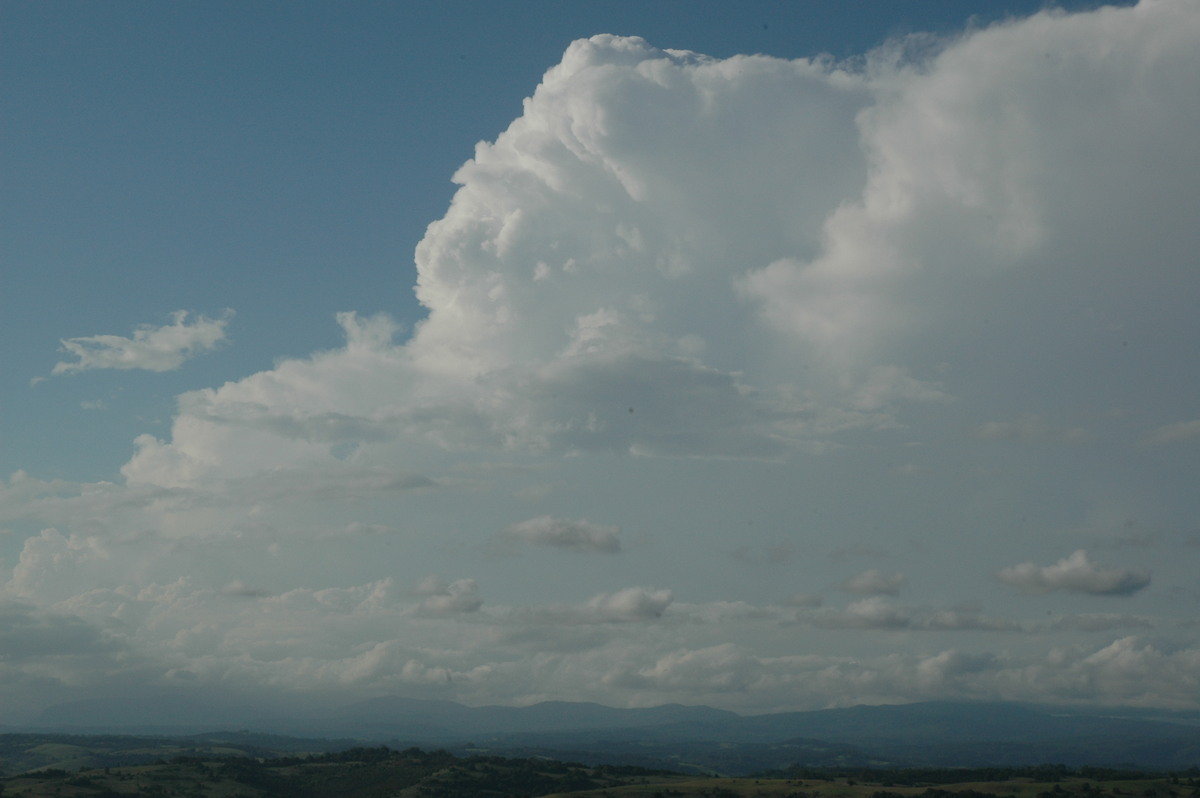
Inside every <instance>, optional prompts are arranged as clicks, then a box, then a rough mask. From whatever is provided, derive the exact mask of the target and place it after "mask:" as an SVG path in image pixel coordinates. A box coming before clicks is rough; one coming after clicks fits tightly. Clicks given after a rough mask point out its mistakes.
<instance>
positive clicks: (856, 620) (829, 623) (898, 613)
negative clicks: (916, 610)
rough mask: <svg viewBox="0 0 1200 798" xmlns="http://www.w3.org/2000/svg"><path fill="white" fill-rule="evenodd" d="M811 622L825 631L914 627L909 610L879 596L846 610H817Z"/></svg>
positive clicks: (858, 602) (859, 602) (862, 601)
mask: <svg viewBox="0 0 1200 798" xmlns="http://www.w3.org/2000/svg"><path fill="white" fill-rule="evenodd" d="M810 620H811V621H812V622H813V623H814V624H815V625H816V626H819V627H822V628H825V629H907V628H908V627H909V626H911V625H912V616H911V615H910V613H909V612H908V610H905V609H903V608H902V607H897V606H896V605H894V604H891V603H889V602H887V601H885V600H884V599H882V598H879V597H878V596H872V597H870V598H865V599H862V600H861V601H854V602H851V603H850V604H848V605H847V606H846V608H845V609H844V610H836V609H833V608H828V609H820V610H817V611H815V612H813V613H812V614H811V616H810Z"/></svg>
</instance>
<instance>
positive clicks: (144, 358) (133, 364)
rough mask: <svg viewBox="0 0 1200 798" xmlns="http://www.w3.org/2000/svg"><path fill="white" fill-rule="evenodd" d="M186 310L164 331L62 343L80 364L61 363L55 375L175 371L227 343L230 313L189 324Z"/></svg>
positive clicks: (173, 316)
mask: <svg viewBox="0 0 1200 798" xmlns="http://www.w3.org/2000/svg"><path fill="white" fill-rule="evenodd" d="M188 315H189V314H188V312H187V311H186V310H177V311H175V312H174V313H173V314H171V323H170V324H164V325H162V326H160V327H155V326H152V325H148V324H146V325H142V326H140V327H138V328H137V329H136V330H134V332H133V337H131V338H126V337H124V336H120V335H89V336H85V337H82V338H64V339H62V348H63V350H64V351H66V352H68V353H69V354H71V355H74V356H75V357H76V358H78V360H75V361H65V360H64V361H60V362H58V363H56V364H55V365H54V369H53V371H51V373H52V374H71V373H73V372H77V371H91V370H93V369H144V370H146V371H174V370H175V369H177V368H179V367H180V366H182V365H183V363H184V361H186V360H188V359H189V358H191V357H194V356H195V355H198V354H200V353H202V352H207V351H210V350H212V349H214V348H215V347H216V346H217V345H218V344H219V343H221V342H222V341H224V340H225V327H226V325H228V324H229V320H230V319H231V318H232V317H233V311H232V310H227V311H225V314H224V315H223V316H221V317H220V318H216V319H210V318H209V317H208V316H199V317H197V318H196V319H194V320H192V321H188Z"/></svg>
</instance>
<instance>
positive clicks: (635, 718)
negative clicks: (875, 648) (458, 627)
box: [32, 695, 1200, 774]
mask: <svg viewBox="0 0 1200 798" xmlns="http://www.w3.org/2000/svg"><path fill="white" fill-rule="evenodd" d="M32 728H36V729H38V730H42V731H56V732H74V733H126V734H129V733H141V734H179V735H183V734H196V733H199V732H211V731H217V730H232V729H242V730H246V731H253V732H258V733H273V734H287V735H291V736H299V737H314V738H315V737H320V738H339V739H352V740H361V741H364V742H374V743H380V742H383V743H386V744H388V745H403V746H408V745H415V746H421V747H430V746H436V747H443V748H446V749H448V750H453V751H460V752H466V751H471V752H491V753H497V754H503V755H514V756H532V755H542V756H553V757H556V758H559V759H570V760H575V761H584V762H586V761H594V762H602V761H603V762H620V763H625V764H637V765H642V766H647V767H662V768H671V769H691V770H702V771H708V772H722V773H730V774H739V773H751V772H757V771H762V770H766V769H773V768H786V767H789V766H794V765H799V766H814V767H843V766H853V767H984V766H1022V765H1034V764H1043V763H1058V764H1065V765H1071V766H1081V765H1096V766H1104V767H1126V766H1127V767H1138V768H1152V769H1186V768H1189V767H1197V766H1200V712H1166V711H1152V710H1127V709H1122V710H1097V709H1078V708H1070V709H1066V708H1062V707H1049V706H1038V705H1026V704H1012V703H985V702H929V703H917V704H904V705H892V706H856V707H849V708H845V709H828V710H818V711H812V712H783V713H773V714H766V715H739V714H737V713H734V712H729V711H726V710H719V709H713V708H711V707H706V706H682V705H678V704H671V705H664V706H658V707H650V708H642V709H615V708H612V707H606V706H602V705H599V704H590V703H570V702H557V701H551V702H545V703H541V704H535V705H533V706H529V707H501V706H484V707H467V706H463V705H462V704H457V703H454V702H451V701H431V700H422V699H413V698H401V697H396V696H388V697H382V698H378V699H374V700H371V701H365V702H361V703H356V704H351V705H348V706H342V707H334V708H322V709H306V710H304V711H299V710H293V711H289V712H284V711H282V710H281V709H280V707H278V706H268V705H263V704H259V705H256V704H255V703H254V702H253V701H242V702H235V703H232V704H221V703H219V702H213V701H204V700H197V699H191V698H186V697H182V696H180V695H165V696H157V697H155V696H146V697H144V698H143V699H140V700H137V701H130V700H123V701H106V700H102V699H95V700H89V701H82V702H75V703H70V704H61V705H58V706H55V707H52V708H50V709H48V710H46V711H45V712H44V713H43V714H42V716H41V717H40V718H39V720H38V722H37V723H36V724H33V726H32Z"/></svg>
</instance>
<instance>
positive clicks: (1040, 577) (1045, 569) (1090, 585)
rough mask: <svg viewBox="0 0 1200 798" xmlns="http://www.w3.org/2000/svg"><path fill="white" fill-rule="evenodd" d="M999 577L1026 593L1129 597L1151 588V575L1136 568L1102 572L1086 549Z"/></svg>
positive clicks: (1013, 569)
mask: <svg viewBox="0 0 1200 798" xmlns="http://www.w3.org/2000/svg"><path fill="white" fill-rule="evenodd" d="M997 576H998V577H999V579H1000V581H1001V582H1004V583H1005V584H1007V585H1012V586H1013V587H1016V588H1020V589H1021V590H1022V591H1023V592H1025V593H1049V592H1051V591H1054V590H1066V591H1069V592H1072V593H1090V594H1092V595H1104V596H1128V595H1132V594H1133V593H1136V592H1138V591H1139V590H1141V589H1142V588H1144V587H1146V586H1147V585H1149V584H1150V574H1149V572H1147V571H1141V570H1136V569H1133V568H1111V569H1105V568H1100V567H1098V566H1097V565H1096V564H1095V563H1093V562H1092V561H1091V560H1090V559H1089V558H1088V555H1087V552H1086V551H1084V550H1083V549H1079V550H1078V551H1076V552H1075V553H1073V554H1071V555H1070V556H1069V557H1064V558H1063V559H1061V560H1059V561H1058V562H1056V563H1054V565H1046V566H1039V565H1035V564H1034V563H1031V562H1026V563H1021V564H1020V565H1014V566H1012V567H1011V568H1005V569H1003V570H1001V571H1000V572H999V573H998V574H997Z"/></svg>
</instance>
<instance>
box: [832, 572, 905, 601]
mask: <svg viewBox="0 0 1200 798" xmlns="http://www.w3.org/2000/svg"><path fill="white" fill-rule="evenodd" d="M905 581H906V580H905V578H904V574H902V573H900V572H899V571H894V572H892V573H884V572H883V571H878V570H876V569H874V568H872V569H870V570H869V571H863V572H862V573H860V574H855V575H854V576H852V577H850V578H849V579H847V580H846V581H845V582H842V584H841V588H842V590H845V591H847V592H849V593H857V594H859V595H860V596H895V595H899V593H900V588H901V587H903V586H904V583H905Z"/></svg>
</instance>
